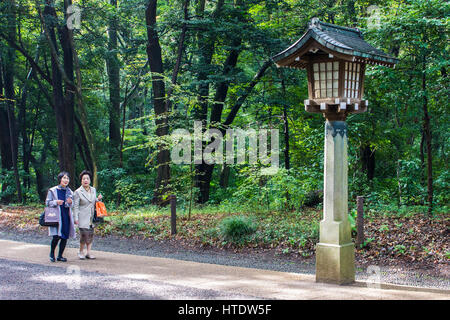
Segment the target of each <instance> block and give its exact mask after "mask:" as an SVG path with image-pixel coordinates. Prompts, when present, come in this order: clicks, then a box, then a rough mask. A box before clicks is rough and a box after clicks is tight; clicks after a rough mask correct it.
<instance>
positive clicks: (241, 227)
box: [219, 215, 257, 244]
mask: <svg viewBox="0 0 450 320" xmlns="http://www.w3.org/2000/svg"><path fill="white" fill-rule="evenodd" d="M256 229H257V225H256V223H255V221H254V219H253V218H252V217H249V216H244V215H239V216H231V217H227V218H225V219H223V220H222V222H221V223H220V225H219V230H220V235H221V236H222V237H223V238H224V239H225V240H226V241H230V242H232V243H235V244H242V243H244V242H245V241H246V240H248V238H249V236H250V235H251V234H253V233H254V232H255V231H256Z"/></svg>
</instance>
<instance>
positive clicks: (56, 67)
mask: <svg viewBox="0 0 450 320" xmlns="http://www.w3.org/2000/svg"><path fill="white" fill-rule="evenodd" d="M56 18H57V17H56V11H55V9H54V3H53V1H52V0H46V4H45V8H44V16H43V19H42V20H43V24H44V32H45V34H46V37H47V40H48V43H49V46H50V48H51V52H52V55H51V65H52V87H53V101H54V108H55V110H54V111H55V116H56V128H57V131H58V159H59V168H60V170H61V171H67V172H69V174H70V176H71V180H70V181H71V182H70V186H71V187H75V181H76V179H74V178H75V151H74V149H75V148H74V147H75V144H74V116H75V112H74V91H75V90H76V88H74V87H72V86H70V87H69V85H67V84H66V86H65V90H64V91H63V76H64V77H65V78H68V81H72V82H73V55H72V48H71V45H70V40H69V36H68V32H67V27H66V26H65V27H63V28H60V32H59V35H60V43H61V47H62V50H63V56H64V66H63V67H62V66H61V65H60V64H59V61H58V48H57V43H56V34H55V27H56V25H55V22H56ZM63 92H64V93H63Z"/></svg>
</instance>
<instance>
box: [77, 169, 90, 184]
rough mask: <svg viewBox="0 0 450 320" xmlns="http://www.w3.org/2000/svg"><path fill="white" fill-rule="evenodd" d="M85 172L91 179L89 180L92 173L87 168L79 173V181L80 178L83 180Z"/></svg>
mask: <svg viewBox="0 0 450 320" xmlns="http://www.w3.org/2000/svg"><path fill="white" fill-rule="evenodd" d="M86 174H87V175H88V176H89V179H91V181H92V173H91V172H90V171H88V170H83V171H81V173H80V182H81V180H83V176H84V175H86Z"/></svg>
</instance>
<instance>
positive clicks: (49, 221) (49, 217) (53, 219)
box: [44, 207, 59, 227]
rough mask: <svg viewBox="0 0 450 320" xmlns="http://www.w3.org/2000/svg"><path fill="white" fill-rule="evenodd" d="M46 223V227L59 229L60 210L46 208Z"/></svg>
mask: <svg viewBox="0 0 450 320" xmlns="http://www.w3.org/2000/svg"><path fill="white" fill-rule="evenodd" d="M44 221H45V225H46V226H49V227H57V226H58V225H59V208H58V207H45V209H44Z"/></svg>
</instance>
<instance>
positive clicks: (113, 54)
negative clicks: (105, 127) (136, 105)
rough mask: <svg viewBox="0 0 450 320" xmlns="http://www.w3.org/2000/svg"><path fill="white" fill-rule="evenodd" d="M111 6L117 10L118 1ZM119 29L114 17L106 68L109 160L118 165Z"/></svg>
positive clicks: (110, 29) (111, 21)
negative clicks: (108, 107)
mask: <svg viewBox="0 0 450 320" xmlns="http://www.w3.org/2000/svg"><path fill="white" fill-rule="evenodd" d="M110 4H111V5H112V6H113V7H114V8H115V9H116V10H117V0H110ZM117 28H118V21H117V17H116V15H113V16H112V17H111V19H110V21H109V28H108V53H107V57H106V66H107V71H108V79H109V103H110V109H109V145H110V149H109V152H110V154H109V158H110V160H111V161H112V162H113V163H115V164H117V163H118V162H119V161H120V159H119V158H120V156H119V152H120V143H121V137H120V65H119V59H118V56H117Z"/></svg>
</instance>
